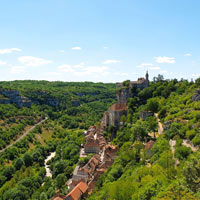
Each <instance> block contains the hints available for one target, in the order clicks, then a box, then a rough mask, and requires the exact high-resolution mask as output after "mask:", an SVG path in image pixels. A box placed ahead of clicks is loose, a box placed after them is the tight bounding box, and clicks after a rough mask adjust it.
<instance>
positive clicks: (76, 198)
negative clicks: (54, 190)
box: [64, 182, 88, 200]
mask: <svg viewBox="0 0 200 200" xmlns="http://www.w3.org/2000/svg"><path fill="white" fill-rule="evenodd" d="M87 190H88V185H87V184H86V183H84V182H80V183H79V184H78V185H77V186H76V187H75V188H74V189H73V190H72V191H71V192H70V193H69V194H68V195H67V196H66V197H65V198H64V200H80V199H81V197H82V196H83V195H84V194H87V193H86V192H87Z"/></svg>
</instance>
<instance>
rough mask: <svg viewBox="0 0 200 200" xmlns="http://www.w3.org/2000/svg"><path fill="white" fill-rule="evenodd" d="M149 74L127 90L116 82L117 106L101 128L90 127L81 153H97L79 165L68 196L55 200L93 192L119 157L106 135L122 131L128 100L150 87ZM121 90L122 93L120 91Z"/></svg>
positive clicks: (75, 199)
mask: <svg viewBox="0 0 200 200" xmlns="http://www.w3.org/2000/svg"><path fill="white" fill-rule="evenodd" d="M148 78H149V75H148V72H147V73H146V79H145V78H139V79H138V81H132V82H130V84H129V85H128V86H127V87H124V85H123V83H116V87H117V88H120V90H117V92H116V93H117V103H116V104H113V105H112V106H111V107H110V108H109V109H108V111H106V112H105V113H104V115H103V118H102V120H101V122H100V125H99V126H98V127H95V126H90V127H89V129H88V131H85V132H84V133H83V134H84V135H85V140H86V144H85V145H84V147H83V148H81V150H80V158H81V157H87V155H88V154H94V155H93V156H92V158H91V159H90V160H89V161H88V163H87V164H86V165H84V166H81V165H76V167H75V169H74V171H73V175H72V178H71V179H69V180H68V181H67V185H68V189H69V190H70V192H69V193H68V194H67V195H56V196H54V197H53V198H52V200H79V199H80V198H82V197H84V196H87V195H89V194H91V193H92V191H93V190H94V187H95V183H96V181H97V180H98V178H99V176H101V175H102V174H103V173H104V172H105V171H106V170H107V169H108V168H109V167H110V166H111V165H112V164H113V162H114V159H115V157H116V156H117V154H116V153H117V151H119V149H118V148H116V147H115V146H113V145H111V144H110V143H109V142H107V141H106V139H105V138H104V136H103V132H104V131H105V130H107V128H108V127H109V126H111V125H112V126H113V127H115V128H116V129H119V128H120V127H121V126H122V125H123V123H122V122H121V121H120V119H121V117H122V116H123V115H125V116H126V115H127V112H128V106H127V102H128V98H129V97H131V96H132V95H133V94H132V91H131V88H133V87H136V88H140V89H144V88H145V87H148V85H149V80H148ZM119 91H120V92H119ZM148 115H149V113H144V114H143V115H142V118H144V119H145V118H146V117H147V116H148ZM153 144H154V142H153V141H150V143H148V144H147V147H148V148H149V149H150V148H152V146H153Z"/></svg>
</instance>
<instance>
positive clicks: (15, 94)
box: [0, 90, 32, 108]
mask: <svg viewBox="0 0 200 200" xmlns="http://www.w3.org/2000/svg"><path fill="white" fill-rule="evenodd" d="M0 94H1V95H3V96H4V97H6V99H0V103H2V104H10V103H14V104H16V105H17V106H18V107H20V108H21V107H23V106H24V107H29V108H30V107H31V105H32V102H31V100H30V99H28V98H27V97H23V96H20V95H19V91H17V90H1V91H0Z"/></svg>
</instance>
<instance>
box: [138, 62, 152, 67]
mask: <svg viewBox="0 0 200 200" xmlns="http://www.w3.org/2000/svg"><path fill="white" fill-rule="evenodd" d="M152 65H153V64H152V63H142V64H140V65H138V66H137V68H144V67H146V66H152Z"/></svg>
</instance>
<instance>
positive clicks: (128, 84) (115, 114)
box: [101, 71, 149, 129]
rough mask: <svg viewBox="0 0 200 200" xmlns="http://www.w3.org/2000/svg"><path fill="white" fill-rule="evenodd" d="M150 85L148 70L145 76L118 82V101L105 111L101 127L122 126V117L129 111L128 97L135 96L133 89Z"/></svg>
mask: <svg viewBox="0 0 200 200" xmlns="http://www.w3.org/2000/svg"><path fill="white" fill-rule="evenodd" d="M148 86H149V74H148V71H147V72H146V75H145V78H138V80H137V81H125V82H122V83H116V88H117V89H116V95H117V103H116V104H113V105H112V106H111V107H110V108H109V109H108V111H106V112H105V113H104V116H103V118H102V120H101V127H102V128H103V129H107V128H108V127H109V126H111V125H112V126H114V127H115V128H116V129H119V128H120V125H121V122H120V119H121V117H122V116H123V115H125V116H126V115H127V112H128V106H127V103H128V99H129V98H130V97H133V96H134V93H133V90H134V89H137V88H139V89H140V90H143V89H144V88H146V87H148Z"/></svg>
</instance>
